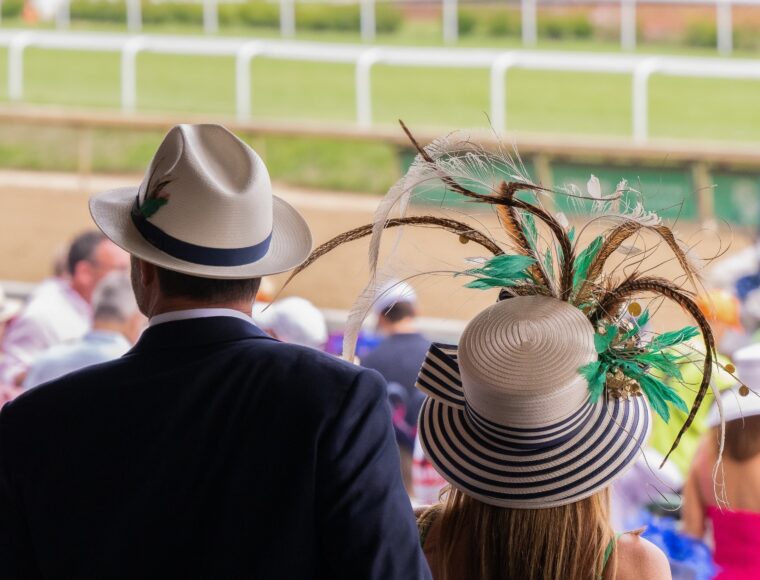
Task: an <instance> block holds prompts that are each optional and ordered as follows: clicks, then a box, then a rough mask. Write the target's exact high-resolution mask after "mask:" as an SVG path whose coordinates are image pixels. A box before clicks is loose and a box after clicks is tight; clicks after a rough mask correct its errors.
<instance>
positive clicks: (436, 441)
mask: <svg viewBox="0 0 760 580" xmlns="http://www.w3.org/2000/svg"><path fill="white" fill-rule="evenodd" d="M596 343H597V340H596V338H595V332H594V328H593V326H592V325H591V323H590V322H589V321H588V319H587V318H586V317H585V316H584V314H583V313H582V312H581V310H580V309H578V308H576V307H574V306H572V305H570V304H568V303H566V302H562V301H560V300H557V299H555V298H551V297H546V296H526V297H516V298H512V299H510V300H505V301H502V302H499V303H497V304H494V305H493V306H491V307H490V308H488V309H486V310H485V311H483V312H482V313H480V314H479V315H478V316H476V317H475V318H474V319H473V320H472V321H471V322H470V324H468V325H467V328H466V329H465V331H464V333H463V334H462V337H461V339H460V341H459V346H458V347H453V346H452V347H444V346H441V345H434V346H433V347H432V348H431V350H430V352H429V353H428V356H427V358H426V360H425V362H424V363H423V365H422V369H421V371H420V375H419V377H418V386H419V387H420V388H421V389H422V390H423V391H425V392H426V393H427V394H428V395H429V397H428V398H427V399H426V401H425V403H424V404H423V407H422V410H421V413H420V422H419V431H418V433H419V437H420V443H421V444H422V447H423V449H424V450H425V453H426V455H427V456H428V458H429V459H430V461H431V463H432V464H433V465H434V466H435V467H436V469H437V470H438V471H439V473H441V475H442V476H443V477H444V478H445V479H446V480H448V481H449V483H451V484H452V485H454V486H455V487H457V488H459V489H460V490H462V491H463V492H465V493H467V494H468V495H470V496H471V497H473V498H477V499H478V500H480V501H482V502H484V503H487V504H491V505H495V506H499V507H512V508H518V509H530V508H546V507H553V506H557V505H563V504H567V503H572V502H575V501H578V500H580V499H583V498H585V497H588V496H590V495H593V494H594V493H596V492H598V491H599V490H601V489H603V488H604V487H606V486H608V485H609V484H610V483H611V482H612V481H613V480H614V479H615V478H616V477H618V476H620V475H621V474H622V473H623V471H624V470H625V469H626V468H627V467H628V466H629V465H631V464H632V462H633V461H634V460H635V459H636V457H637V455H638V452H639V449H640V447H641V445H643V444H644V442H645V440H646V437H647V435H648V433H649V429H650V424H651V419H650V416H649V410H648V407H647V404H646V400H645V398H644V397H642V396H634V395H631V396H628V397H625V398H624V397H622V396H621V397H619V398H616V397H614V396H609V395H607V396H601V393H599V394H598V395H597V396H594V395H593V393H591V392H590V390H589V384H588V382H587V380H586V379H585V377H584V376H583V374H582V372H581V369H582V368H584V367H585V366H587V365H589V364H592V363H595V362H596V361H597V358H598V353H597V349H596Z"/></svg>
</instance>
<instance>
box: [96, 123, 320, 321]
mask: <svg viewBox="0 0 760 580" xmlns="http://www.w3.org/2000/svg"><path fill="white" fill-rule="evenodd" d="M90 213H91V214H92V218H93V220H94V221H95V223H96V224H98V227H99V228H100V229H101V230H102V231H103V232H104V233H105V234H106V235H107V236H108V238H109V239H111V240H113V241H114V243H116V244H117V245H118V246H119V247H121V248H124V249H125V250H126V251H127V252H129V253H130V254H131V255H133V256H136V257H138V258H140V260H141V263H145V264H153V265H155V266H154V267H151V268H148V269H152V270H155V267H161V268H163V269H165V270H167V271H172V272H181V273H183V274H186V275H187V276H186V277H184V278H177V277H173V278H172V277H171V275H167V276H162V282H164V284H163V286H164V294H166V293H167V292H168V293H170V294H171V293H172V291H171V288H170V287H172V286H178V287H179V289H180V290H181V294H182V296H180V297H181V298H185V294H188V293H189V294H191V295H192V298H193V299H194V300H195V302H199V300H200V298H201V297H202V296H206V297H207V298H205V299H204V300H207V301H208V300H209V298H208V297H209V296H211V297H212V299H211V301H212V302H213V301H217V299H218V296H219V294H220V292H221V294H222V295H225V294H226V293H227V291H228V290H229V289H230V288H232V290H230V291H231V292H232V293H233V294H236V293H237V294H238V297H239V292H240V291H239V289H240V288H241V287H242V289H243V290H245V293H246V294H251V292H250V288H251V283H250V282H248V283H247V284H246V283H238V282H235V280H241V279H247V280H254V279H258V278H261V277H262V276H268V275H271V274H278V273H280V272H285V271H288V270H291V269H293V268H295V267H296V266H298V265H299V264H301V263H302V262H303V261H304V260H305V259H306V257H307V256H308V255H309V253H310V252H311V246H312V238H311V233H310V232H309V227H308V225H307V224H306V222H305V221H304V219H303V218H302V217H301V215H300V214H299V213H298V212H297V211H296V210H295V208H293V207H292V206H290V205H289V204H288V203H286V202H285V201H283V200H282V199H280V198H278V197H276V196H274V195H273V192H272V183H271V181H270V179H269V173H268V171H267V168H266V166H265V165H264V162H263V160H262V159H261V158H260V157H259V156H258V155H257V154H256V152H255V151H254V150H253V149H251V148H250V147H249V146H248V145H247V144H246V143H245V142H243V141H242V140H240V139H239V138H237V137H236V136H235V135H233V134H232V133H230V132H229V131H228V130H227V129H225V128H224V127H222V126H220V125H210V124H204V125H178V126H176V127H174V128H172V129H171V130H170V131H169V133H168V134H167V135H166V137H165V138H164V140H163V142H162V143H161V145H160V146H159V148H158V151H156V154H155V155H154V156H153V160H152V161H151V163H150V166H149V167H148V170H147V172H146V173H145V178H144V179H143V181H142V183H141V184H139V185H136V186H134V187H122V188H118V189H112V190H110V191H105V192H102V193H100V194H98V195H95V196H93V197H92V198H91V199H90ZM136 274H138V275H139V276H138V277H137V278H136V279H137V280H140V281H141V284H142V285H143V286H145V287H149V286H150V282H152V281H153V279H154V278H156V283H157V276H156V275H155V271H153V272H147V270H146V269H145V268H142V267H138V271H137V272H136ZM197 279H202V281H201V282H198V281H197ZM208 279H214V280H229V281H230V283H229V284H227V283H225V282H214V281H209V282H204V281H203V280H208ZM172 281H178V285H177V284H174V285H173V284H172ZM220 289H221V290H220ZM146 298H147V297H146ZM225 300H226V298H225ZM143 302H144V301H141V305H142V304H143ZM248 312H249V313H250V309H249V310H248Z"/></svg>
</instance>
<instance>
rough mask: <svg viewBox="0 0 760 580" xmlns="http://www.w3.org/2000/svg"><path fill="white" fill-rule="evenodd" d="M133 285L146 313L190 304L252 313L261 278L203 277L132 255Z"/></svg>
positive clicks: (197, 306)
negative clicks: (183, 272)
mask: <svg viewBox="0 0 760 580" xmlns="http://www.w3.org/2000/svg"><path fill="white" fill-rule="evenodd" d="M131 278H132V287H133V289H134V293H135V297H136V298H137V304H138V306H139V307H140V311H141V312H142V313H143V314H145V315H146V316H148V317H150V316H154V315H155V314H158V313H159V312H166V311H170V310H184V309H188V308H210V307H217V308H232V309H234V310H239V311H241V312H244V313H246V314H250V313H251V309H252V307H253V301H254V300H255V298H256V292H257V291H258V289H259V284H260V282H261V278H244V279H241V280H236V279H218V278H201V277H199V276H191V275H189V274H182V273H180V272H174V271H172V270H167V269H166V268H161V267H160V266H156V265H155V264H151V263H150V262H146V261H145V260H141V259H140V258H137V257H135V256H132V267H131Z"/></svg>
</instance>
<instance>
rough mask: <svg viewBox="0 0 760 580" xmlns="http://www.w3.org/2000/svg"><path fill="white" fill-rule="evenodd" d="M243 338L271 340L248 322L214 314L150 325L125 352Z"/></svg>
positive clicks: (199, 344) (176, 347) (182, 346)
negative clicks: (130, 348)
mask: <svg viewBox="0 0 760 580" xmlns="http://www.w3.org/2000/svg"><path fill="white" fill-rule="evenodd" d="M247 338H256V339H264V340H274V339H273V338H271V337H270V336H269V335H268V334H266V333H265V332H264V331H263V330H261V329H259V328H258V327H257V326H255V325H254V324H253V323H251V322H248V321H246V320H243V319H241V318H233V317H231V316H214V317H206V318H190V319H185V320H175V321H170V322H163V323H161V324H157V325H155V326H151V327H149V328H147V329H146V330H145V332H143V334H142V336H141V337H140V340H138V341H137V344H135V346H134V347H133V348H132V350H130V351H129V352H130V354H132V353H140V352H148V351H154V350H165V349H178V348H179V349H181V348H188V347H194V346H202V345H208V344H215V343H220V342H230V341H235V340H243V339H247Z"/></svg>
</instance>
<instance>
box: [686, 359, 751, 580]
mask: <svg viewBox="0 0 760 580" xmlns="http://www.w3.org/2000/svg"><path fill="white" fill-rule="evenodd" d="M735 362H736V367H737V373H738V376H739V378H740V379H741V380H742V381H743V382H744V383H745V384H746V385H747V386H748V387H749V388H750V389H751V390H752V391H755V392H757V391H758V390H759V389H760V345H753V346H750V347H747V348H745V349H742V350H740V351H739V352H738V353H736V357H735ZM755 392H751V393H750V394H749V395H748V396H746V397H740V396H739V394H738V393H737V391H736V390H731V391H726V392H724V393H723V396H722V401H723V413H724V418H725V421H726V439H725V451H724V453H723V462H722V464H721V467H720V473H719V475H718V477H717V481H716V479H715V478H714V469H713V468H714V465H715V461H716V459H717V457H718V445H719V441H720V427H719V425H720V416H719V413H718V410H717V407H716V406H713V408H712V409H711V411H710V415H709V417H708V424H709V426H710V427H711V428H712V430H711V431H709V432H708V433H707V434H706V436H705V437H704V438H703V440H702V441H701V443H700V446H699V450H698V452H697V455H696V457H695V459H694V464H693V466H692V469H691V472H690V473H689V479H688V481H687V484H686V487H685V489H684V509H683V522H684V531H685V532H686V533H688V534H691V535H693V536H695V537H698V538H701V537H703V536H704V535H705V532H706V529H707V525H706V523H707V522H708V521H709V522H710V523H711V524H712V535H713V544H714V546H715V554H714V557H715V563H716V564H718V566H719V567H720V568H721V572H720V573H719V574H718V576H717V578H721V579H729V578H731V579H744V578H747V579H749V578H758V577H760V552H758V550H757V546H758V545H759V544H760V397H758V395H757V394H755ZM716 493H717V494H718V496H722V497H720V499H721V500H722V502H723V505H722V506H720V505H719V501H718V498H716ZM726 502H727V505H726Z"/></svg>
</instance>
